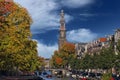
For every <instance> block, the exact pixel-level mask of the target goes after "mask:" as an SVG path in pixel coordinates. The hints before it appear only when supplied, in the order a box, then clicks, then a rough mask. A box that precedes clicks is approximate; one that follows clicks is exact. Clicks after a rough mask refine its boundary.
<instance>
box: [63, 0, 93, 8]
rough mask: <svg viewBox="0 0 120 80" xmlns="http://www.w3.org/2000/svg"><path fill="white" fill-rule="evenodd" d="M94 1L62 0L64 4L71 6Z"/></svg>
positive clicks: (81, 5)
mask: <svg viewBox="0 0 120 80" xmlns="http://www.w3.org/2000/svg"><path fill="white" fill-rule="evenodd" d="M92 3H94V0H62V1H61V4H62V5H64V6H66V7H70V8H78V7H85V6H87V5H89V4H92Z"/></svg>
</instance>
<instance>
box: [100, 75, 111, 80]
mask: <svg viewBox="0 0 120 80" xmlns="http://www.w3.org/2000/svg"><path fill="white" fill-rule="evenodd" d="M111 75H112V74H111V73H105V74H103V76H102V80H110V78H111V77H112V76H111Z"/></svg>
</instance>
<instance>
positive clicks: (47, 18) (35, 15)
mask: <svg viewBox="0 0 120 80" xmlns="http://www.w3.org/2000/svg"><path fill="white" fill-rule="evenodd" d="M14 1H15V2H18V3H19V4H21V5H22V6H23V7H25V8H27V10H28V11H29V13H30V14H31V16H32V19H33V24H32V27H31V30H32V31H35V30H41V29H43V30H51V29H57V28H58V26H59V17H60V14H59V13H60V12H57V10H59V9H60V6H59V5H60V4H59V3H57V2H56V1H55V0H35V1H34V0H24V1H23V0H14ZM65 16H66V22H68V21H70V20H71V16H70V15H68V14H66V15H65Z"/></svg>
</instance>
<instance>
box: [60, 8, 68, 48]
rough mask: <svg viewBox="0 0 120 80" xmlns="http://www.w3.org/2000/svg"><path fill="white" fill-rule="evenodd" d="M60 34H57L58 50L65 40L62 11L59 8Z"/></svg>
mask: <svg viewBox="0 0 120 80" xmlns="http://www.w3.org/2000/svg"><path fill="white" fill-rule="evenodd" d="M59 32H60V35H59V43H58V44H59V50H60V48H61V47H62V45H63V44H64V43H65V42H66V30H65V19H64V11H63V10H61V13H60V30H59Z"/></svg>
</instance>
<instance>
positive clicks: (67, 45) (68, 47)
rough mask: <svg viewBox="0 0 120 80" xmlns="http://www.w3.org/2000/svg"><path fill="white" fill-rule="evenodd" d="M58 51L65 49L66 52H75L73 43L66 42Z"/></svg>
mask: <svg viewBox="0 0 120 80" xmlns="http://www.w3.org/2000/svg"><path fill="white" fill-rule="evenodd" d="M60 51H65V52H68V53H75V45H74V44H73V43H69V42H66V43H64V44H63V46H62V48H61V50H60Z"/></svg>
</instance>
